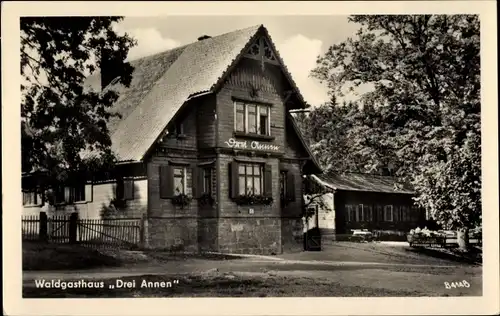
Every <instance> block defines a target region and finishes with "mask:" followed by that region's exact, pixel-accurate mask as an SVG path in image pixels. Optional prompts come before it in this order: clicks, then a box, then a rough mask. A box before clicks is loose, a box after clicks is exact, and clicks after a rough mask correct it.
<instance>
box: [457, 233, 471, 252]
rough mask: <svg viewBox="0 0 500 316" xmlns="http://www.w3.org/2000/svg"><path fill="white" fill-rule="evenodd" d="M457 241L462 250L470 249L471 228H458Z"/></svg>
mask: <svg viewBox="0 0 500 316" xmlns="http://www.w3.org/2000/svg"><path fill="white" fill-rule="evenodd" d="M457 243H458V249H459V250H460V251H464V252H465V251H469V229H468V228H462V229H458V230H457Z"/></svg>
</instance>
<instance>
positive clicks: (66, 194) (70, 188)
mask: <svg viewBox="0 0 500 316" xmlns="http://www.w3.org/2000/svg"><path fill="white" fill-rule="evenodd" d="M78 187H80V189H81V192H80V193H81V195H80V196H79V198H81V199H79V200H77V199H76V198H75V197H76V196H78V195H77V193H76V192H77V189H78ZM54 191H55V192H54V198H55V204H56V205H66V204H73V203H74V204H81V203H86V202H87V192H86V191H87V184H86V183H82V184H77V185H61V186H57V187H56V188H55V189H54ZM61 195H62V196H61Z"/></svg>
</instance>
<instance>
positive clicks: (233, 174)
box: [229, 161, 240, 199]
mask: <svg viewBox="0 0 500 316" xmlns="http://www.w3.org/2000/svg"><path fill="white" fill-rule="evenodd" d="M229 188H230V189H229V194H230V197H231V198H233V199H234V198H236V197H238V195H239V194H240V193H239V192H238V190H239V185H238V163H237V162H236V161H233V162H230V163H229Z"/></svg>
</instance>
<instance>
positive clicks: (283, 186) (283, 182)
mask: <svg viewBox="0 0 500 316" xmlns="http://www.w3.org/2000/svg"><path fill="white" fill-rule="evenodd" d="M287 176H288V172H287V171H284V170H280V198H281V200H282V201H284V200H285V199H286V198H287V196H288V194H287V193H288V190H287V187H288V186H287V182H288V181H287Z"/></svg>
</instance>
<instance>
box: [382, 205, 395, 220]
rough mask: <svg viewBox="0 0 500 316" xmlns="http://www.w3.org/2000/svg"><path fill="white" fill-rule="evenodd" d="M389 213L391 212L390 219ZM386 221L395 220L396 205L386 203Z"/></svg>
mask: <svg viewBox="0 0 500 316" xmlns="http://www.w3.org/2000/svg"><path fill="white" fill-rule="evenodd" d="M387 214H391V218H390V220H389V219H388V217H387ZM384 222H394V206H393V205H392V204H391V205H384Z"/></svg>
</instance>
